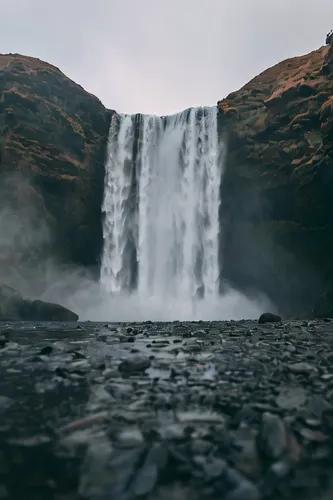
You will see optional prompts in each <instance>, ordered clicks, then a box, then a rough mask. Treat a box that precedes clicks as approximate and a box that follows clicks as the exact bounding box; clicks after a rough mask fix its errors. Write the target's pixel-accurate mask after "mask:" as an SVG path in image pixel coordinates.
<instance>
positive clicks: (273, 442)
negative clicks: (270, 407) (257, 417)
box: [258, 412, 288, 460]
mask: <svg viewBox="0 0 333 500" xmlns="http://www.w3.org/2000/svg"><path fill="white" fill-rule="evenodd" d="M258 440H259V444H260V448H261V450H262V451H263V452H264V453H265V455H266V456H268V457H269V458H271V459H274V460H276V459H279V458H280V457H281V455H282V454H283V453H284V451H285V450H286V449H287V446H288V433H287V429H286V426H285V424H284V422H283V420H282V419H281V418H280V417H279V416H277V415H273V414H271V413H268V412H266V413H264V414H263V416H262V423H261V429H260V434H259V437H258Z"/></svg>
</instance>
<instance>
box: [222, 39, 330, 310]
mask: <svg viewBox="0 0 333 500" xmlns="http://www.w3.org/2000/svg"><path fill="white" fill-rule="evenodd" d="M332 69H333V44H332V43H331V45H330V46H329V47H328V46H325V47H321V48H320V49H318V50H315V51H313V52H311V53H310V54H307V55H305V56H301V57H295V58H292V59H287V60H286V61H282V62H281V63H279V64H277V65H276V66H273V67H272V68H269V69H267V70H266V71H264V72H263V73H261V74H260V75H258V76H257V77H255V78H254V79H253V80H251V81H250V82H249V83H248V84H246V85H245V86H244V87H243V88H241V89H240V90H238V91H237V92H233V93H232V94H230V95H229V96H227V97H226V98H225V99H222V100H221V101H219V102H218V108H219V110H220V113H219V130H220V133H221V134H222V133H223V132H225V131H227V132H228V158H227V165H226V170H225V175H224V183H223V185H222V191H221V195H222V200H223V213H222V218H223V235H224V237H223V246H224V255H223V256H222V258H221V261H223V263H224V265H223V268H224V277H225V279H226V280H228V281H229V282H231V284H233V285H234V286H236V287H238V288H240V289H243V290H244V289H248V290H249V291H251V290H252V289H253V288H259V289H261V290H262V291H264V292H265V293H266V294H267V295H268V296H269V297H270V298H271V299H272V301H273V302H274V303H275V304H276V305H277V306H278V307H279V310H281V312H282V313H283V314H284V315H290V314H293V315H295V314H297V315H310V314H312V311H313V308H314V305H315V303H316V301H318V299H317V297H320V296H321V294H323V293H326V290H327V287H329V286H331V285H332V283H333V265H332V258H331V256H332V254H333V205H332V200H333V168H332V165H333V100H332ZM228 110H232V120H231V119H230V112H228ZM332 304H333V302H331V304H330V307H331V308H332ZM321 314H324V315H325V311H324V312H321ZM326 315H327V313H326Z"/></svg>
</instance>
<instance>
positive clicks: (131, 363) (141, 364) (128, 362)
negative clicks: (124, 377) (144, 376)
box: [119, 356, 150, 373]
mask: <svg viewBox="0 0 333 500" xmlns="http://www.w3.org/2000/svg"><path fill="white" fill-rule="evenodd" d="M149 367H150V360H149V359H148V358H144V357H141V356H136V357H133V358H132V359H125V360H124V361H122V362H121V363H120V365H119V371H120V372H123V373H135V372H143V371H145V370H147V368H149Z"/></svg>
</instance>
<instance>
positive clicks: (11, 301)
mask: <svg viewBox="0 0 333 500" xmlns="http://www.w3.org/2000/svg"><path fill="white" fill-rule="evenodd" d="M23 306H24V300H23V298H22V296H21V294H20V293H19V292H18V291H17V290H15V289H14V288H12V287H10V286H8V285H5V284H0V319H17V318H19V317H20V315H21V311H22V308H23Z"/></svg>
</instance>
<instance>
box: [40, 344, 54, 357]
mask: <svg viewBox="0 0 333 500" xmlns="http://www.w3.org/2000/svg"><path fill="white" fill-rule="evenodd" d="M52 351H53V347H52V346H51V345H46V346H45V347H43V348H42V349H41V350H40V351H39V355H40V356H49V355H50V354H51V352H52Z"/></svg>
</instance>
